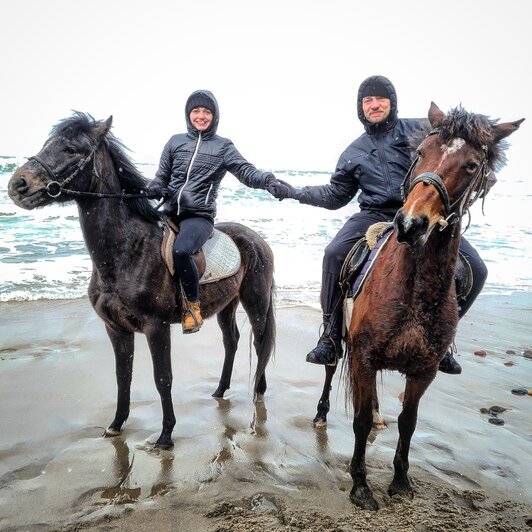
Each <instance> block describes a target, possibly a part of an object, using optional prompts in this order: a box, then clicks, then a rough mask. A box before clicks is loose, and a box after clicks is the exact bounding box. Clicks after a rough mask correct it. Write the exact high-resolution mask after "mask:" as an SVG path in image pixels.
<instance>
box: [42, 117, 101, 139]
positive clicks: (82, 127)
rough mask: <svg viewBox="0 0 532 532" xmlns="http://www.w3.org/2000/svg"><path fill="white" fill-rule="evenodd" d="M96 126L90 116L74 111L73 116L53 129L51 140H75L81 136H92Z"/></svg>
mask: <svg viewBox="0 0 532 532" xmlns="http://www.w3.org/2000/svg"><path fill="white" fill-rule="evenodd" d="M96 124H97V122H96V120H95V119H94V118H93V117H92V116H91V115H90V114H88V113H82V112H80V111H74V114H73V115H72V116H70V117H68V118H64V119H63V120H61V121H59V122H58V123H57V124H56V125H55V126H54V127H53V128H52V131H51V132H50V138H51V137H65V138H67V139H74V138H76V137H79V136H81V135H85V136H90V134H91V133H92V131H93V129H94V127H95V125H96Z"/></svg>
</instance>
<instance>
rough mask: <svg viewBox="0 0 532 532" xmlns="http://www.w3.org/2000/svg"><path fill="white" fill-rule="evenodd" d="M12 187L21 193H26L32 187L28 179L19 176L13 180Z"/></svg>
mask: <svg viewBox="0 0 532 532" xmlns="http://www.w3.org/2000/svg"><path fill="white" fill-rule="evenodd" d="M11 188H12V189H13V190H16V191H17V192H20V193H21V194H24V193H25V192H27V191H28V190H29V188H30V187H29V186H28V183H27V182H26V180H25V179H24V178H23V177H20V176H19V177H16V178H15V179H14V180H13V181H12V183H11Z"/></svg>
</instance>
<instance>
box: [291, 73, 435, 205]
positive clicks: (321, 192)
mask: <svg viewBox="0 0 532 532" xmlns="http://www.w3.org/2000/svg"><path fill="white" fill-rule="evenodd" d="M376 80H377V81H379V82H381V83H382V84H384V85H385V86H386V88H387V92H388V94H389V97H390V102H391V109H390V115H389V116H388V118H387V119H386V121H384V122H381V123H378V124H371V123H369V122H368V121H367V120H366V118H365V116H364V112H363V110H362V96H361V95H362V94H363V92H364V88H365V86H366V85H367V84H369V83H372V82H374V81H376ZM357 110H358V118H359V119H360V121H361V122H362V124H363V125H364V129H365V130H366V132H365V133H363V134H362V135H361V136H360V137H358V138H357V139H356V140H355V141H353V142H352V143H351V144H350V145H349V146H348V147H347V148H346V150H345V151H344V152H343V153H342V155H341V156H340V159H339V161H338V164H337V165H336V170H335V172H334V173H333V174H332V175H331V179H330V182H329V183H328V184H326V185H318V186H309V187H304V188H303V189H302V190H301V194H300V196H299V201H300V203H305V204H308V205H315V206H317V207H325V208H327V209H339V208H340V207H343V206H344V205H347V204H348V203H349V202H350V201H351V200H352V199H353V197H354V196H355V195H356V193H357V192H358V191H360V194H359V196H358V202H359V204H360V207H361V209H368V210H385V211H387V212H391V213H393V212H395V211H396V210H397V209H399V208H400V207H401V205H402V203H403V202H402V198H401V184H402V182H403V178H404V176H405V174H406V172H407V171H408V168H409V167H410V164H411V149H410V145H409V138H410V137H411V136H412V135H413V133H414V132H416V131H417V130H419V129H421V128H424V127H427V124H428V120H426V119H417V118H415V119H414V118H397V94H396V92H395V88H394V86H393V85H392V83H391V82H390V80H388V79H387V78H385V77H384V76H372V77H370V78H368V79H366V80H365V81H364V82H362V84H361V85H360V88H359V90H358V98H357Z"/></svg>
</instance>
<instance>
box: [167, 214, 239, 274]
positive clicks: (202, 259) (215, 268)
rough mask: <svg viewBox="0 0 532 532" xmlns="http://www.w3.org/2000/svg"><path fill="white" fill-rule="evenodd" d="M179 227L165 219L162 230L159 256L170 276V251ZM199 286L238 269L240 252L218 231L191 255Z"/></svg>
mask: <svg viewBox="0 0 532 532" xmlns="http://www.w3.org/2000/svg"><path fill="white" fill-rule="evenodd" d="M178 233H179V226H178V225H177V224H176V223H175V222H174V221H173V220H171V219H170V218H166V220H165V222H164V229H163V241H162V244H161V255H162V258H163V261H164V263H165V264H166V267H167V268H168V270H169V271H170V273H171V274H172V275H174V273H175V268H174V259H173V255H172V249H173V247H174V242H175V238H176V235H177V234H178ZM192 258H193V260H194V263H195V264H196V268H197V269H198V276H199V278H200V281H199V282H200V284H206V283H214V282H215V281H219V280H220V279H225V278H227V277H231V276H232V275H234V274H235V273H236V272H237V271H238V269H239V268H240V263H241V257H240V251H239V249H238V247H237V246H236V244H235V242H234V240H233V239H232V238H231V237H230V236H229V235H227V234H226V233H224V232H223V231H220V230H218V229H216V228H215V229H214V231H213V232H212V235H211V236H210V237H209V239H208V240H207V242H205V244H204V245H203V247H202V248H201V249H200V250H199V251H197V252H196V253H194V254H193V255H192Z"/></svg>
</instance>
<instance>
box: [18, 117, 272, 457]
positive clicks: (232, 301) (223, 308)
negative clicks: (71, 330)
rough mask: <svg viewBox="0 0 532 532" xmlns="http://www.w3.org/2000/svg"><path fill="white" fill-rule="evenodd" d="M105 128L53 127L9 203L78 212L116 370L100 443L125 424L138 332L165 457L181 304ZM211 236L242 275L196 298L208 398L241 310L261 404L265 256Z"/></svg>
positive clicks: (243, 240)
mask: <svg viewBox="0 0 532 532" xmlns="http://www.w3.org/2000/svg"><path fill="white" fill-rule="evenodd" d="M111 122H112V118H111V117H110V118H109V119H107V120H106V121H95V120H94V119H93V118H92V117H90V115H85V114H83V113H75V114H74V115H73V116H72V117H70V118H67V119H65V120H63V121H61V122H59V124H57V125H56V126H55V127H54V128H53V130H52V132H51V134H50V138H49V139H48V140H47V142H46V143H45V144H44V146H43V148H42V149H41V151H40V152H39V153H38V155H36V156H35V157H30V160H29V161H28V162H27V163H25V164H24V165H22V166H21V167H20V168H18V169H17V171H16V172H15V173H14V175H13V176H12V178H11V179H10V181H9V184H8V193H9V196H10V197H11V199H12V200H13V201H14V202H15V203H16V204H17V205H18V206H20V207H23V208H24V209H35V208H37V207H44V206H46V205H49V204H51V203H53V202H65V201H69V200H72V199H75V201H76V202H77V204H78V211H79V220H80V224H81V230H82V232H83V236H84V239H85V243H86V246H87V249H88V251H89V253H90V256H91V259H92V264H93V271H92V277H91V280H90V284H89V299H90V301H91V303H92V306H93V307H94V309H95V311H96V313H97V314H98V315H99V316H100V318H102V320H103V321H104V323H105V328H106V331H107V334H108V336H109V338H110V340H111V344H112V346H113V350H114V354H115V360H116V379H117V385H118V399H117V408H116V414H115V417H114V419H113V421H112V422H111V424H110V425H109V427H108V428H107V430H106V435H107V436H114V435H117V434H119V433H120V431H121V428H122V425H123V423H124V422H125V421H126V419H127V418H128V415H129V406H130V388H131V377H132V370H133V352H134V335H135V333H136V332H140V333H143V334H145V335H146V338H147V341H148V345H149V349H150V352H151V355H152V360H153V369H154V379H155V385H156V387H157V390H158V392H159V394H160V397H161V403H162V411H163V427H162V432H161V435H160V436H159V438H158V440H157V442H156V444H155V445H156V446H157V447H160V448H169V447H171V446H172V445H173V443H172V430H173V428H174V425H175V416H174V409H173V405H172V396H171V387H172V364H171V350H170V324H171V323H176V322H179V321H180V320H181V312H180V308H181V301H180V300H179V299H180V296H179V295H178V292H177V291H176V286H175V285H174V280H173V279H172V276H171V275H170V272H169V271H168V269H167V268H166V266H165V265H164V263H163V262H162V260H161V252H160V248H161V240H162V234H163V230H162V224H161V219H160V216H159V214H158V213H157V211H156V210H155V208H154V206H153V205H152V203H151V202H150V201H149V199H148V198H146V196H145V195H144V194H143V192H142V191H143V190H144V189H145V187H146V185H147V180H146V179H145V178H144V177H143V176H142V175H141V174H140V173H139V172H138V170H137V169H136V167H135V166H134V165H133V163H132V162H131V160H130V159H129V157H128V156H127V154H126V153H125V151H124V146H123V145H122V143H121V142H119V141H118V140H117V139H116V138H115V137H114V136H113V135H112V133H110V127H111ZM216 227H217V228H218V229H220V230H222V231H224V232H225V233H227V234H228V235H229V236H231V237H232V238H233V240H234V241H235V243H236V245H237V246H238V248H239V250H240V255H241V266H240V269H239V270H238V271H237V273H236V274H234V275H233V276H232V277H229V278H227V279H223V280H220V281H218V282H213V283H208V284H202V285H201V288H200V299H201V303H202V314H203V315H204V317H207V318H208V317H209V316H212V315H214V314H216V315H217V319H218V324H219V326H220V328H221V330H222V335H223V344H224V348H225V360H224V365H223V370H222V375H221V377H220V382H219V385H218V388H217V389H216V391H215V392H214V393H213V396H214V397H223V395H224V392H225V391H226V390H227V389H228V388H229V387H230V382H231V373H232V369H233V362H234V357H235V353H236V350H237V344H238V340H239V336H240V334H239V331H238V327H237V324H236V310H237V307H238V304H239V303H242V306H243V307H244V310H245V311H246V313H247V315H248V317H249V322H250V324H251V328H252V332H253V335H254V345H255V350H256V352H257V358H258V361H257V368H256V371H255V378H254V392H255V394H254V398H255V400H260V399H261V398H262V396H263V394H264V392H265V391H266V376H265V370H266V365H267V364H268V361H269V359H270V356H271V353H272V351H273V348H274V344H275V318H274V308H273V295H274V281H273V253H272V251H271V249H270V247H269V246H268V244H267V243H266V242H265V241H264V240H263V239H262V238H261V237H260V236H259V235H258V234H257V233H255V232H254V231H252V230H251V229H249V228H247V227H244V226H243V225H240V224H236V223H223V224H218V225H217V226H216Z"/></svg>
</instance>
